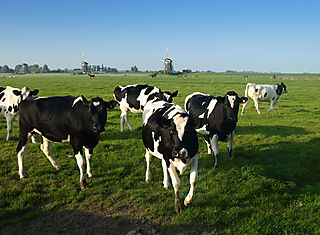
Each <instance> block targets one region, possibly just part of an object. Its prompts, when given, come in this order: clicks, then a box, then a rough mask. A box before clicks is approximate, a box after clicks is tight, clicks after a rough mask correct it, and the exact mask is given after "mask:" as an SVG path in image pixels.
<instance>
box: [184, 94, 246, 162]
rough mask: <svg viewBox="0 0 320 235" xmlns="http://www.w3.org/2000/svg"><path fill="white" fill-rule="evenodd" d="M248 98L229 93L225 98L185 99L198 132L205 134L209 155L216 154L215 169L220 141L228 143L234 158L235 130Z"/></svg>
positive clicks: (202, 95) (204, 96) (231, 155)
mask: <svg viewBox="0 0 320 235" xmlns="http://www.w3.org/2000/svg"><path fill="white" fill-rule="evenodd" d="M247 100H248V99H247V98H246V97H241V98H239V96H238V95H237V93H236V92H234V91H229V92H227V94H226V95H225V96H224V97H221V96H219V97H213V96H212V95H207V94H202V93H199V92H196V93H193V94H191V95H189V96H187V97H186V99H185V109H186V110H187V112H188V113H189V114H190V116H191V117H192V118H193V119H194V121H195V123H196V128H197V129H196V130H197V132H199V133H201V134H204V138H205V141H206V144H207V146H208V154H211V153H212V151H211V149H213V153H214V158H215V162H214V167H217V166H218V156H219V147H218V141H227V145H228V146H227V148H228V152H229V156H230V158H231V159H232V158H233V153H232V151H233V138H234V129H235V128H236V125H237V121H238V111H239V104H241V103H244V102H246V101H247Z"/></svg>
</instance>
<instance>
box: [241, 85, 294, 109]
mask: <svg viewBox="0 0 320 235" xmlns="http://www.w3.org/2000/svg"><path fill="white" fill-rule="evenodd" d="M287 92H288V91H287V87H286V86H285V85H284V83H283V82H281V84H277V85H258V84H254V83H248V84H247V86H246V91H245V97H247V98H248V101H247V102H246V103H245V104H244V105H243V107H242V111H241V115H243V114H244V109H245V108H246V106H247V104H248V102H249V98H251V99H253V101H254V105H255V107H256V109H257V112H258V114H260V110H259V102H270V108H269V109H268V110H267V113H268V112H270V110H271V109H274V111H275V113H278V111H277V108H276V103H277V101H278V99H279V98H280V95H281V94H282V93H287Z"/></svg>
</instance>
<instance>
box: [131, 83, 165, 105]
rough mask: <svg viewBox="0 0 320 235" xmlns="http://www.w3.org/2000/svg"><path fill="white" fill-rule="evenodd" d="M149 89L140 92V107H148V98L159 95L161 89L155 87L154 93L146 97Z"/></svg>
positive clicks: (138, 99)
mask: <svg viewBox="0 0 320 235" xmlns="http://www.w3.org/2000/svg"><path fill="white" fill-rule="evenodd" d="M147 89H148V88H144V89H142V90H141V91H140V94H139V96H138V97H137V101H139V102H140V105H142V106H145V105H146V103H147V101H148V98H149V96H150V95H151V94H154V93H158V92H159V91H160V90H159V88H156V87H154V88H153V89H152V91H151V92H150V93H149V94H148V95H146V94H145V92H146V90H147Z"/></svg>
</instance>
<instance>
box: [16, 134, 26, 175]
mask: <svg viewBox="0 0 320 235" xmlns="http://www.w3.org/2000/svg"><path fill="white" fill-rule="evenodd" d="M27 144H28V134H27V133H25V132H23V131H21V129H20V132H19V143H18V146H17V149H16V150H17V154H18V167H19V176H20V179H22V178H25V177H27V176H26V175H25V172H24V169H23V157H24V153H25V151H26V147H27Z"/></svg>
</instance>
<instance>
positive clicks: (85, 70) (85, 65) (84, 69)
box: [80, 52, 89, 74]
mask: <svg viewBox="0 0 320 235" xmlns="http://www.w3.org/2000/svg"><path fill="white" fill-rule="evenodd" d="M80 64H81V72H82V73H83V74H85V73H88V72H89V67H88V62H86V61H84V52H82V60H81V62H80Z"/></svg>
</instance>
